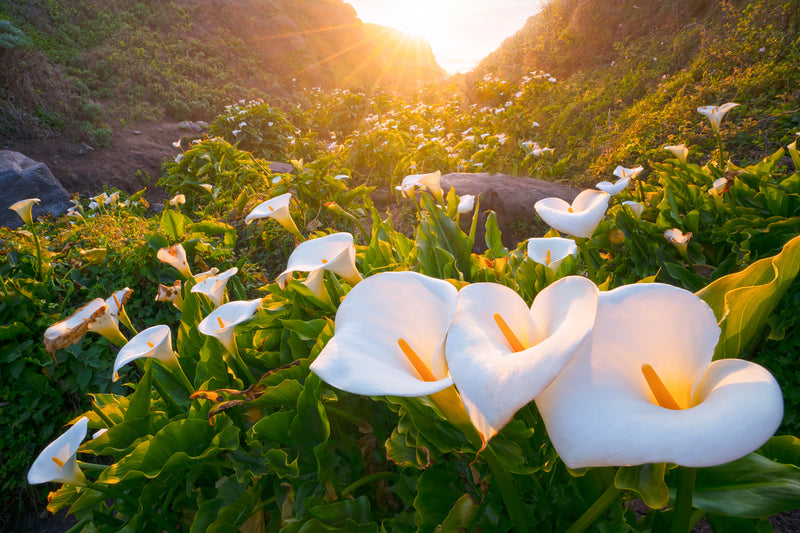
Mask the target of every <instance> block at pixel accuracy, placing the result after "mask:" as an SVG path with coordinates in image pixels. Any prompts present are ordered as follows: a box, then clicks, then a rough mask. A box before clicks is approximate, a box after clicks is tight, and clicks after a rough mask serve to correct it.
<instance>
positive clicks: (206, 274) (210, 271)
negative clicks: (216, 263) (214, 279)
mask: <svg viewBox="0 0 800 533" xmlns="http://www.w3.org/2000/svg"><path fill="white" fill-rule="evenodd" d="M217 274H219V269H218V268H217V267H211V268H209V269H208V270H206V271H205V272H200V273H199V274H195V275H194V276H193V277H194V281H195V283H200V282H203V281H205V280H207V279H208V278H210V277H211V276H216V275H217Z"/></svg>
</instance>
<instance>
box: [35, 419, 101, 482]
mask: <svg viewBox="0 0 800 533" xmlns="http://www.w3.org/2000/svg"><path fill="white" fill-rule="evenodd" d="M88 427H89V419H88V418H86V417H82V418H81V419H80V420H78V421H77V422H75V424H74V425H73V426H72V427H71V428H69V429H68V430H67V431H66V432H64V433H63V434H62V435H61V436H60V437H58V438H57V439H56V440H54V441H53V442H51V443H50V444H48V445H47V447H46V448H45V449H44V450H42V453H40V454H39V456H38V457H37V458H36V460H35V461H34V462H33V465H31V469H30V470H29V471H28V483H30V484H32V485H33V484H36V483H47V482H48V481H54V482H58V483H76V484H82V483H83V481H84V479H85V478H84V476H83V473H82V472H81V470H80V468H78V465H77V463H76V462H75V455H76V454H77V453H78V448H80V446H81V442H83V439H84V438H86V431H87V428H88ZM53 458H55V459H57V460H58V461H60V462H61V463H62V464H63V466H59V465H58V464H57V462H56V461H54V460H53Z"/></svg>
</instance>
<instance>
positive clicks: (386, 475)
mask: <svg viewBox="0 0 800 533" xmlns="http://www.w3.org/2000/svg"><path fill="white" fill-rule="evenodd" d="M396 475H397V474H396V473H395V472H376V473H374V474H370V475H368V476H365V477H362V478H361V479H359V480H358V481H356V482H354V483H351V484H350V485H348V486H347V487H345V488H344V490H342V492H341V493H340V494H339V495H340V496H341V497H342V498H344V497H345V496H347V495H348V494H350V493H351V492H353V491H354V490H356V489H357V488H359V487H361V486H362V485H367V484H369V483H372V482H373V481H377V480H379V479H389V478H393V477H395V476H396Z"/></svg>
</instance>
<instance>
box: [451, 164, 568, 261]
mask: <svg viewBox="0 0 800 533" xmlns="http://www.w3.org/2000/svg"><path fill="white" fill-rule="evenodd" d="M441 183H442V188H443V189H444V190H445V194H447V191H448V190H449V189H450V187H455V190H456V193H457V194H458V195H459V196H464V195H465V194H472V195H474V196H475V197H476V198H480V211H481V213H480V215H479V217H478V228H480V229H479V231H478V232H477V233H478V235H477V236H476V239H475V245H476V248H478V249H482V248H483V247H484V246H485V243H484V232H483V231H482V228H484V227H485V223H486V211H488V210H491V211H494V212H495V213H497V224H498V226H499V227H500V231H501V232H502V234H503V244H504V245H505V246H506V247H516V245H517V243H518V241H520V240H522V239H526V238H528V237H540V236H541V235H525V234H520V235H518V234H517V233H519V230H520V229H522V230H523V231H524V230H526V229H528V228H530V226H531V225H533V224H534V223H535V222H536V220H537V219H536V210H535V209H534V208H533V205H534V204H535V203H536V202H538V201H539V200H541V199H543V198H550V197H557V198H562V199H563V200H566V201H568V202H572V200H574V199H575V196H577V195H578V193H579V192H580V190H579V189H575V188H573V187H569V186H567V185H562V184H559V183H553V182H549V181H543V180H538V179H534V178H528V177H518V176H509V175H507V174H487V173H474V174H466V173H465V174H445V175H444V176H442V181H441ZM461 218H462V222H464V219H467V223H469V222H470V221H471V217H470V216H468V215H462V216H461Z"/></svg>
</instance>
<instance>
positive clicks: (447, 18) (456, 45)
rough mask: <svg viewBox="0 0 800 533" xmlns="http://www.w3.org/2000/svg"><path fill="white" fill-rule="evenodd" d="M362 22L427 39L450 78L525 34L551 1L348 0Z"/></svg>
mask: <svg viewBox="0 0 800 533" xmlns="http://www.w3.org/2000/svg"><path fill="white" fill-rule="evenodd" d="M345 1H346V2H347V3H349V4H350V5H352V6H353V7H354V8H355V9H356V12H357V13H358V17H359V18H360V19H361V21H362V22H373V23H375V24H382V25H384V26H391V27H393V28H397V29H399V30H403V31H404V32H406V33H411V34H413V35H417V36H421V37H424V38H426V39H427V40H428V41H429V42H430V43H431V47H432V48H433V53H434V55H435V56H436V61H438V63H439V64H440V65H441V66H442V67H443V68H444V69H445V70H446V71H447V72H449V73H451V74H452V73H456V72H466V71H468V70H470V69H471V68H472V67H474V66H475V65H477V64H478V62H479V61H480V60H481V59H483V58H484V57H486V56H487V55H489V54H490V53H491V52H493V51H494V50H495V49H497V47H498V46H500V43H502V42H503V40H504V39H505V38H506V37H510V36H511V35H513V34H514V33H516V32H517V30H519V29H521V28H522V26H523V25H524V24H525V21H526V20H527V19H528V17H529V16H531V15H534V14H535V13H536V12H537V11H539V7H540V5H541V3H542V2H543V1H546V0H494V1H493V0H345Z"/></svg>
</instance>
